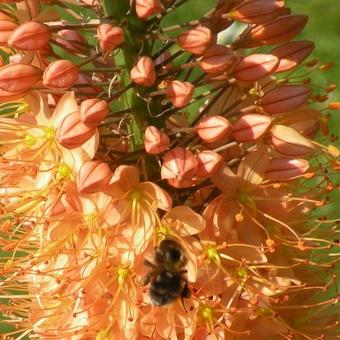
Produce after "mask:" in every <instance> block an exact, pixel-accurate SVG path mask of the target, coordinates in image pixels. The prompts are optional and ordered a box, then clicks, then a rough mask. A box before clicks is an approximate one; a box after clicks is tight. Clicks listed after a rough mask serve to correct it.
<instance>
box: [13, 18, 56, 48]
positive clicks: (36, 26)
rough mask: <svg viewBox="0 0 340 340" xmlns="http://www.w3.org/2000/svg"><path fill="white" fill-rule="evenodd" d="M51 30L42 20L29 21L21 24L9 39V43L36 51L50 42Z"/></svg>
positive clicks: (15, 46)
mask: <svg viewBox="0 0 340 340" xmlns="http://www.w3.org/2000/svg"><path fill="white" fill-rule="evenodd" d="M50 38H51V32H50V29H49V27H48V26H46V25H44V24H41V23H40V22H35V21H28V22H25V23H24V24H22V25H20V26H19V27H18V28H16V30H15V31H14V32H13V34H12V35H11V36H10V38H9V39H8V44H9V45H10V46H11V47H14V48H16V49H19V50H23V51H36V50H38V49H39V48H42V47H44V46H45V45H47V44H48V41H49V40H50Z"/></svg>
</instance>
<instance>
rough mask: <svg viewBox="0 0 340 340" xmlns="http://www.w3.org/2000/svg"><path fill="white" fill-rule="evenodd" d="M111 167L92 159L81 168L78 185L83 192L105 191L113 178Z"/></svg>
mask: <svg viewBox="0 0 340 340" xmlns="http://www.w3.org/2000/svg"><path fill="white" fill-rule="evenodd" d="M112 175H113V174H112V172H111V170H110V167H109V165H108V164H106V163H102V162H100V161H90V162H87V163H85V164H83V166H82V167H81V168H80V170H79V173H78V176H77V187H78V190H79V192H80V193H81V194H91V193H94V192H98V191H103V190H105V189H107V188H108V187H109V184H110V180H111V178H112Z"/></svg>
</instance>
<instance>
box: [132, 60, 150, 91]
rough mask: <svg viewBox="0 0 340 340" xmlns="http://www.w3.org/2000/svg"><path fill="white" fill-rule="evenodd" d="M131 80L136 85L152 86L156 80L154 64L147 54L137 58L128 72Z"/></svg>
mask: <svg viewBox="0 0 340 340" xmlns="http://www.w3.org/2000/svg"><path fill="white" fill-rule="evenodd" d="M130 76H131V80H132V81H133V82H135V83H136V84H138V85H143V86H146V87H149V86H152V85H153V84H154V83H155V81H156V72H155V65H154V63H153V61H152V59H151V58H150V57H148V56H143V57H141V58H139V59H138V62H137V64H136V65H135V66H134V67H133V68H132V70H131V72H130Z"/></svg>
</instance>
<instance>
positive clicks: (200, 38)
mask: <svg viewBox="0 0 340 340" xmlns="http://www.w3.org/2000/svg"><path fill="white" fill-rule="evenodd" d="M211 39H212V36H211V31H210V29H209V28H207V27H203V26H198V27H195V28H193V29H190V30H188V31H185V32H183V33H181V34H180V35H179V37H178V44H179V45H180V46H181V48H182V49H183V50H185V51H187V52H190V53H192V54H197V55H202V54H203V53H204V52H205V51H206V50H207V48H208V47H209V45H210V43H211Z"/></svg>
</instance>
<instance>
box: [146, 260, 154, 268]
mask: <svg viewBox="0 0 340 340" xmlns="http://www.w3.org/2000/svg"><path fill="white" fill-rule="evenodd" d="M144 265H145V266H148V267H151V268H156V266H155V265H154V264H153V263H152V262H150V261H149V260H147V259H145V260H144Z"/></svg>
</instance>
